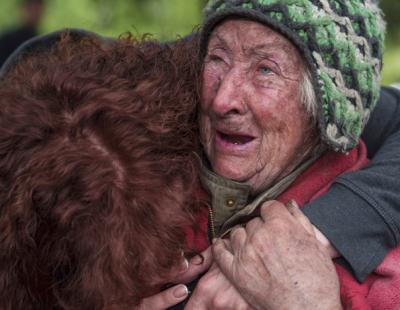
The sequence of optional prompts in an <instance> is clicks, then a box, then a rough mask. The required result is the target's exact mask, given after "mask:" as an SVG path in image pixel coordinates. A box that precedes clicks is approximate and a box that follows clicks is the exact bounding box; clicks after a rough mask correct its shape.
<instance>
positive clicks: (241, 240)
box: [226, 227, 247, 254]
mask: <svg viewBox="0 0 400 310" xmlns="http://www.w3.org/2000/svg"><path fill="white" fill-rule="evenodd" d="M246 239H247V232H246V230H245V229H244V228H243V227H237V228H235V229H234V230H233V231H232V232H231V235H230V237H229V240H230V246H231V249H232V250H231V252H232V254H234V253H237V252H238V251H239V250H240V249H241V248H243V246H244V244H245V242H246ZM226 248H227V247H226Z"/></svg>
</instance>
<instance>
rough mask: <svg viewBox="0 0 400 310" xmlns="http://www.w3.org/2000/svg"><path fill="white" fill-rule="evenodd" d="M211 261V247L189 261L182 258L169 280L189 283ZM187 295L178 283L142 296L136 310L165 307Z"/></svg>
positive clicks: (185, 289) (207, 266) (182, 286)
mask: <svg viewBox="0 0 400 310" xmlns="http://www.w3.org/2000/svg"><path fill="white" fill-rule="evenodd" d="M211 262H212V253H211V248H208V249H207V250H205V251H204V252H202V253H201V256H199V255H197V256H195V257H193V258H192V259H191V260H190V261H189V262H188V261H187V260H186V259H185V258H183V260H182V262H181V264H180V267H178V268H176V269H174V270H172V271H171V273H170V282H171V283H189V282H191V281H193V280H194V279H196V278H197V277H198V276H199V275H200V274H202V273H204V272H205V271H206V270H207V269H208V268H210V265H211ZM188 295H189V292H188V289H187V287H186V286H185V285H184V284H178V285H175V286H173V287H170V288H168V289H166V290H164V291H162V292H160V293H157V294H155V295H153V296H150V297H147V298H144V299H143V300H142V302H141V303H140V305H139V306H138V307H137V310H147V309H152V310H153V309H154V310H162V309H167V308H169V307H172V306H175V305H177V304H179V303H180V302H182V301H184V300H185V299H186V298H187V297H188Z"/></svg>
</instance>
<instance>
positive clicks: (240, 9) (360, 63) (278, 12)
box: [201, 0, 385, 152]
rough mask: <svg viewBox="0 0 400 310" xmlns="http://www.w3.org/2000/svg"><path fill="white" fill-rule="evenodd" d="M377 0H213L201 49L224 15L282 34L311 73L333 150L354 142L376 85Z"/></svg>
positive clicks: (381, 28)
mask: <svg viewBox="0 0 400 310" xmlns="http://www.w3.org/2000/svg"><path fill="white" fill-rule="evenodd" d="M376 2H377V1H376V0H211V1H210V2H209V4H208V5H207V7H206V9H205V11H204V12H205V13H204V22H203V26H202V30H201V51H202V56H204V54H205V51H206V49H207V44H208V39H209V35H210V33H211V32H212V30H213V29H214V27H215V26H216V25H217V24H218V23H220V22H221V21H223V20H224V19H227V18H232V17H241V18H246V19H250V20H254V21H257V22H260V23H263V24H265V25H267V26H269V27H270V28H272V29H274V30H275V31H278V32H280V33H281V34H282V35H284V36H286V37H287V38H288V39H289V40H290V41H291V42H292V43H293V44H294V45H296V46H297V47H298V49H299V50H300V52H301V53H302V55H303V57H304V59H305V61H306V63H307V65H308V67H309V70H310V71H311V73H312V78H313V85H314V90H315V92H316V96H317V100H318V124H319V128H320V131H321V137H322V140H323V141H324V142H325V143H327V145H328V146H329V147H330V148H331V149H334V150H336V151H339V150H340V151H342V152H346V151H347V150H349V149H351V148H352V147H354V146H356V145H357V143H358V140H359V138H360V135H361V132H362V130H363V128H364V125H365V124H366V122H367V120H368V118H369V115H370V113H371V111H372V109H373V108H374V106H375V105H376V103H377V101H378V97H379V90H380V71H381V67H382V53H383V44H384V34H385V23H384V21H383V18H382V13H381V11H380V9H379V7H378V5H377V3H376Z"/></svg>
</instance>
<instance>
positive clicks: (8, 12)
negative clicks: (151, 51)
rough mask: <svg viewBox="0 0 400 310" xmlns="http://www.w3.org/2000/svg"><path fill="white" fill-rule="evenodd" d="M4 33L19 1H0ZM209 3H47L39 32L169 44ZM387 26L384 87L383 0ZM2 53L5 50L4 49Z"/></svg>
mask: <svg viewBox="0 0 400 310" xmlns="http://www.w3.org/2000/svg"><path fill="white" fill-rule="evenodd" d="M0 1H1V4H0V33H1V32H2V31H6V30H7V29H9V28H12V27H14V26H16V25H18V23H19V22H20V16H19V9H18V4H19V2H20V1H19V0H0ZM206 2H207V1H206V0H47V6H46V11H45V15H44V17H43V20H42V22H41V24H40V28H39V30H40V32H41V33H47V32H51V31H54V30H58V29H61V28H71V27H73V28H84V29H88V30H92V31H95V32H97V33H100V34H103V35H108V36H114V37H115V36H118V35H120V34H121V33H124V32H126V31H130V32H133V33H134V34H143V33H150V34H152V35H153V36H154V37H155V38H158V39H161V40H171V39H174V38H176V37H177V36H178V35H180V36H184V35H186V34H188V33H190V32H191V31H192V30H193V29H194V28H195V27H196V26H197V25H199V24H200V22H201V15H202V8H203V7H204V5H205V4H206ZM380 2H381V6H382V9H383V11H384V12H385V15H386V20H387V22H388V33H387V42H386V51H385V56H384V68H383V73H382V83H383V84H384V85H389V84H392V83H400V0H381V1H380ZM0 48H1V47H0Z"/></svg>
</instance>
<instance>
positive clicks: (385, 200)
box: [303, 88, 400, 281]
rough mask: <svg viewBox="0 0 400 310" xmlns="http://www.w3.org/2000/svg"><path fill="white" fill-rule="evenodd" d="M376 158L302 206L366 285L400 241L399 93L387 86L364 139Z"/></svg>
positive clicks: (371, 155)
mask: <svg viewBox="0 0 400 310" xmlns="http://www.w3.org/2000/svg"><path fill="white" fill-rule="evenodd" d="M362 138H363V139H364V141H365V143H366V145H367V148H368V155H369V157H370V158H372V161H371V162H370V164H369V165H368V166H367V167H366V168H365V169H363V170H361V171H357V172H353V173H347V174H344V175H342V176H340V177H339V178H338V179H337V180H336V181H335V183H334V184H333V185H332V187H331V189H330V191H329V192H328V193H327V194H325V195H324V196H321V197H319V198H318V199H316V200H315V201H313V202H312V203H310V204H308V205H306V206H305V207H304V208H303V211H304V213H305V214H306V215H307V216H308V217H309V219H310V220H311V222H312V223H313V224H314V225H315V226H316V227H317V228H318V229H320V230H321V232H322V233H323V234H324V235H325V236H326V237H327V238H328V239H329V240H330V242H331V243H332V244H333V245H334V246H335V247H336V248H337V250H338V251H339V252H340V253H341V254H342V257H343V258H344V260H345V262H346V265H347V266H348V267H349V268H350V271H352V272H353V274H354V275H355V277H356V278H357V279H358V280H359V281H363V280H364V279H365V278H366V277H367V276H368V275H369V274H370V273H371V272H372V271H373V270H374V269H375V268H376V267H377V266H378V265H379V264H380V263H381V262H382V260H383V258H384V257H385V255H386V254H387V253H388V251H389V250H390V249H392V248H393V247H395V246H397V245H399V243H400V242H399V241H400V91H399V90H396V89H394V88H382V90H381V96H380V99H379V103H378V105H377V107H376V109H375V110H374V112H373V114H372V115H371V118H370V121H369V122H368V124H367V126H366V128H365V131H364V134H363V137H362Z"/></svg>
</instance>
